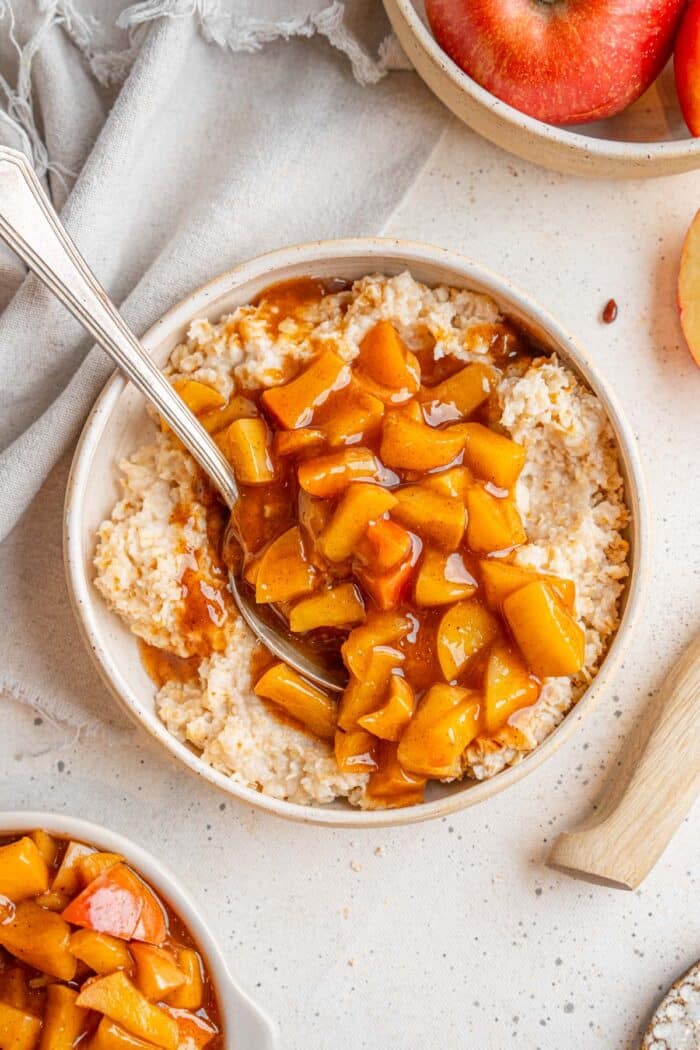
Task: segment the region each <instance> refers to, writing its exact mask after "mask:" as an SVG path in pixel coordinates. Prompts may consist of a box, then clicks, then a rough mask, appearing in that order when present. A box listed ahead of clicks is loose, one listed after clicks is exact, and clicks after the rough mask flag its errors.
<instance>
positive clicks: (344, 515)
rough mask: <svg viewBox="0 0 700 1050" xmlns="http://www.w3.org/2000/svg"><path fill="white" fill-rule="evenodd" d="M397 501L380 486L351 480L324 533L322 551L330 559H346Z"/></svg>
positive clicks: (321, 539)
mask: <svg viewBox="0 0 700 1050" xmlns="http://www.w3.org/2000/svg"><path fill="white" fill-rule="evenodd" d="M396 504H397V499H396V496H394V495H393V494H392V493H391V492H387V490H386V489H383V488H381V486H379V485H370V484H368V483H366V482H362V481H354V482H352V483H351V484H350V485H349V486H348V488H347V489H346V491H345V493H344V495H343V497H342V498H341V500H340V503H339V504H338V506H337V508H336V510H335V513H334V514H333V517H332V518H331V520H330V521H329V523H328V525H327V526H326V528H325V529H324V531H323V533H322V534H321V537H320V540H319V546H320V549H321V553H322V554H323V555H324V557H326V558H327V559H328V561H332V562H338V561H345V559H346V558H349V557H350V556H351V555H352V553H353V552H354V550H355V548H356V547H357V544H358V543H359V541H360V540H361V538H362V537H363V536H364V534H365V532H366V531H367V527H368V526H369V525H370V524H371V523H372V522H373V521H377V520H378V519H379V518H381V517H383V516H384V514H386V513H387V511H390V510H392V508H394V507H395V506H396Z"/></svg>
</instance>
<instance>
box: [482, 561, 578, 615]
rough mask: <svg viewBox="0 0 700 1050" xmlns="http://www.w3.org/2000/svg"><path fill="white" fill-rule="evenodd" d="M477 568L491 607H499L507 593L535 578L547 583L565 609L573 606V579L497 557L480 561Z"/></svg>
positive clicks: (574, 588) (574, 596)
mask: <svg viewBox="0 0 700 1050" xmlns="http://www.w3.org/2000/svg"><path fill="white" fill-rule="evenodd" d="M479 568H480V569H481V579H482V582H483V585H484V594H485V595H486V601H487V602H488V603H489V605H490V606H491V608H492V609H499V608H500V607H501V605H502V604H503V602H504V601H505V599H506V598H507V597H508V595H509V594H512V593H513V591H517V590H518V589H519V588H520V587H526V586H527V584H528V583H533V582H534V581H535V580H542V582H543V583H548V584H549V586H550V587H551V588H552V590H553V591H554V593H555V594H556V595H557V597H558V598H559V599H560V600H561V601H562V602H563V603H564V605H565V606H566V607H567V609H573V607H574V601H575V599H576V586H575V584H574V582H573V580H565V579H563V578H562V577H560V576H550V575H548V574H546V573H541V572H536V571H535V570H534V569H526V568H524V567H523V566H521V565H511V564H510V563H509V562H504V561H501V560H499V559H485V560H484V561H482V562H480V565H479Z"/></svg>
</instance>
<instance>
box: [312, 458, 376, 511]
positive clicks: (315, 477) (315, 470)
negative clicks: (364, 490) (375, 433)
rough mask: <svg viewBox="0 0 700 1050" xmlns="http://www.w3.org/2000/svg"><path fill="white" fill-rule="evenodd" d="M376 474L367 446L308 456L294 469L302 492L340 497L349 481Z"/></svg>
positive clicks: (365, 478)
mask: <svg viewBox="0 0 700 1050" xmlns="http://www.w3.org/2000/svg"><path fill="white" fill-rule="evenodd" d="M378 474H379V464H378V463H377V460H376V458H375V457H374V456H373V455H372V453H371V452H370V451H369V449H366V448H346V449H343V450H342V451H340V452H331V453H330V454H329V455H327V456H317V457H314V458H313V459H307V460H306V462H305V463H302V464H301V466H300V467H299V469H298V471H297V477H298V478H299V484H300V485H301V487H302V489H303V490H304V492H308V493H309V495H310V496H321V497H323V498H324V499H331V498H332V497H334V496H339V495H340V494H341V492H343V491H344V490H345V489H346V488H347V487H348V485H349V484H350V482H351V481H372V480H373V479H374V478H376V477H377V475H378Z"/></svg>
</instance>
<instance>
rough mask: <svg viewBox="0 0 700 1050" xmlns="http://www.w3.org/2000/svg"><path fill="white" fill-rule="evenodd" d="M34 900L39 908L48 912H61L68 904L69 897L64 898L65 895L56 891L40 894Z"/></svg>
mask: <svg viewBox="0 0 700 1050" xmlns="http://www.w3.org/2000/svg"><path fill="white" fill-rule="evenodd" d="M34 900H35V901H36V903H37V904H38V905H39V906H40V907H41V908H46V909H47V910H48V911H63V909H64V908H67V907H68V905H69V904H70V897H66V895H65V893H57V892H56V890H47V891H46V893H40V894H39V896H38V897H35V898H34Z"/></svg>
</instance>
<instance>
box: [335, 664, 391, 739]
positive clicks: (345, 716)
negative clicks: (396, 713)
mask: <svg viewBox="0 0 700 1050" xmlns="http://www.w3.org/2000/svg"><path fill="white" fill-rule="evenodd" d="M403 660H404V657H403V654H402V653H400V652H399V651H398V649H393V648H392V647H391V646H388V645H380V646H377V647H376V648H375V649H373V651H372V652H371V654H370V656H369V660H368V661H367V670H366V672H365V674H364V675H363V677H362V678H356V677H355V676H354V675H351V676H350V681H349V682H348V684H347V686H346V688H345V692H344V693H343V696H342V699H341V701H340V707H339V709H338V725H339V726H340V728H341V729H344V730H345V731H346V732H350V731H351V730H353V729H357V728H358V727H359V719H360V718H362V717H363V716H364V715H366V714H369V712H370V711H374V710H376V708H377V707H379V706H380V705H381V704H383V703H384V699H385V697H386V695H387V692H388V689H389V684H390V680H391V675H392V672H393V671H395V670H396V669H397V668H398V667H400V666H401V664H402V663H403Z"/></svg>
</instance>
